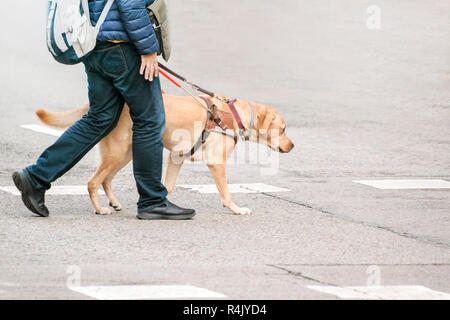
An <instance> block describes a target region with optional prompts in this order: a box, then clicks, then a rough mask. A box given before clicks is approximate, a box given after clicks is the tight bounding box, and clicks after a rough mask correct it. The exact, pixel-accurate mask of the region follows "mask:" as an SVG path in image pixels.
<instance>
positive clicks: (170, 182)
mask: <svg viewBox="0 0 450 320" xmlns="http://www.w3.org/2000/svg"><path fill="white" fill-rule="evenodd" d="M183 162H184V159H175V160H174V155H173V154H172V153H170V154H169V159H168V160H167V169H166V177H165V178H164V186H165V187H166V189H167V192H168V193H171V192H172V191H173V188H174V187H175V182H176V181H177V177H178V174H179V173H180V169H181V166H182V165H183Z"/></svg>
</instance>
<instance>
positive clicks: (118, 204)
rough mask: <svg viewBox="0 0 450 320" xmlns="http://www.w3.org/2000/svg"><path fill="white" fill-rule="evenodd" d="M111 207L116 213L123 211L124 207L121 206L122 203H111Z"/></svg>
mask: <svg viewBox="0 0 450 320" xmlns="http://www.w3.org/2000/svg"><path fill="white" fill-rule="evenodd" d="M109 206H110V207H112V208H113V209H114V210H115V211H122V206H121V205H120V203H118V202H117V203H116V204H112V203H111V202H110V203H109Z"/></svg>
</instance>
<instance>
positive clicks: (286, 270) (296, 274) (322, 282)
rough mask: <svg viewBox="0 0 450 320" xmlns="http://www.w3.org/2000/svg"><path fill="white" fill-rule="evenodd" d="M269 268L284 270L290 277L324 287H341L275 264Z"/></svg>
mask: <svg viewBox="0 0 450 320" xmlns="http://www.w3.org/2000/svg"><path fill="white" fill-rule="evenodd" d="M268 266H269V267H272V268H275V269H278V270H282V271H284V272H286V273H287V274H288V275H291V276H294V277H298V278H302V279H304V280H308V281H313V282H315V283H319V284H321V285H324V286H333V287H339V286H338V285H336V284H334V283H330V282H325V281H321V280H319V279H315V278H311V277H308V276H305V275H303V274H302V273H301V272H296V271H292V270H289V269H287V268H283V267H281V266H278V265H275V264H268Z"/></svg>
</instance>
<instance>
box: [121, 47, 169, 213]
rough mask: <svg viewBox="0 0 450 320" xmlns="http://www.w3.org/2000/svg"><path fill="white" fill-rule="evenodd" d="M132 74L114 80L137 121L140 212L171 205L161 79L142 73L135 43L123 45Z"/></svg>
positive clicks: (135, 148) (136, 173)
mask: <svg viewBox="0 0 450 320" xmlns="http://www.w3.org/2000/svg"><path fill="white" fill-rule="evenodd" d="M120 50H122V53H123V55H124V57H125V60H126V63H127V67H128V72H127V73H126V74H124V75H123V76H122V77H119V78H117V79H116V80H115V81H114V85H115V86H116V88H117V90H118V91H120V93H121V94H122V96H123V97H124V99H125V101H126V102H127V104H128V106H129V108H130V116H131V118H132V120H133V172H134V177H135V179H136V185H137V189H138V192H139V196H140V197H139V201H138V212H141V211H145V210H151V209H152V208H155V207H159V206H161V205H162V204H164V203H166V202H167V199H166V196H167V190H166V188H165V187H164V185H163V184H162V182H161V172H162V164H163V149H164V142H163V139H162V137H163V134H164V129H165V113H164V104H163V100H162V95H161V86H160V83H159V79H158V78H156V79H154V80H153V81H152V82H149V81H147V80H145V79H144V77H143V76H142V75H140V74H139V68H140V56H139V55H138V53H137V51H136V49H135V48H134V46H132V45H131V44H122V45H120Z"/></svg>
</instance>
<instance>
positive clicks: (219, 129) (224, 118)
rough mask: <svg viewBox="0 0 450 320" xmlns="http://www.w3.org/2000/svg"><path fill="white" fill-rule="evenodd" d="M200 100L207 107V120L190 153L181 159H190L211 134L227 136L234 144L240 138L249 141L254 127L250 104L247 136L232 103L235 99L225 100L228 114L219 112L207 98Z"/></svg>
mask: <svg viewBox="0 0 450 320" xmlns="http://www.w3.org/2000/svg"><path fill="white" fill-rule="evenodd" d="M200 98H201V99H202V100H203V101H205V103H206V105H207V107H208V109H207V110H208V119H207V120H206V125H205V129H203V132H202V134H201V135H200V137H199V138H198V140H197V142H196V143H195V144H194V146H193V147H192V149H191V151H189V152H187V153H185V154H184V155H183V157H186V158H188V157H192V156H193V155H194V154H195V153H196V152H197V151H198V149H200V148H201V146H202V145H203V144H204V143H205V142H206V139H208V137H209V135H210V134H211V132H215V133H220V134H224V135H227V136H229V137H232V138H233V139H234V143H235V144H236V143H237V142H238V137H241V139H243V140H245V141H248V140H250V137H251V136H252V132H253V127H254V114H253V107H252V105H251V103H249V107H250V113H251V121H250V128H249V129H248V132H247V134H246V133H245V132H246V131H247V130H246V128H245V127H244V125H243V123H242V120H241V117H240V115H239V112H238V111H237V109H236V106H235V105H234V103H235V102H236V99H233V100H229V99H228V100H225V102H226V103H227V105H228V107H229V108H230V111H231V113H230V112H226V111H222V110H219V108H218V107H217V106H216V105H215V104H214V103H213V102H212V101H211V99H209V97H207V96H200ZM234 120H235V121H236V123H237V125H238V128H239V133H238V134H236V132H235V131H234V130H233V129H234V124H233V121H234Z"/></svg>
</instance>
